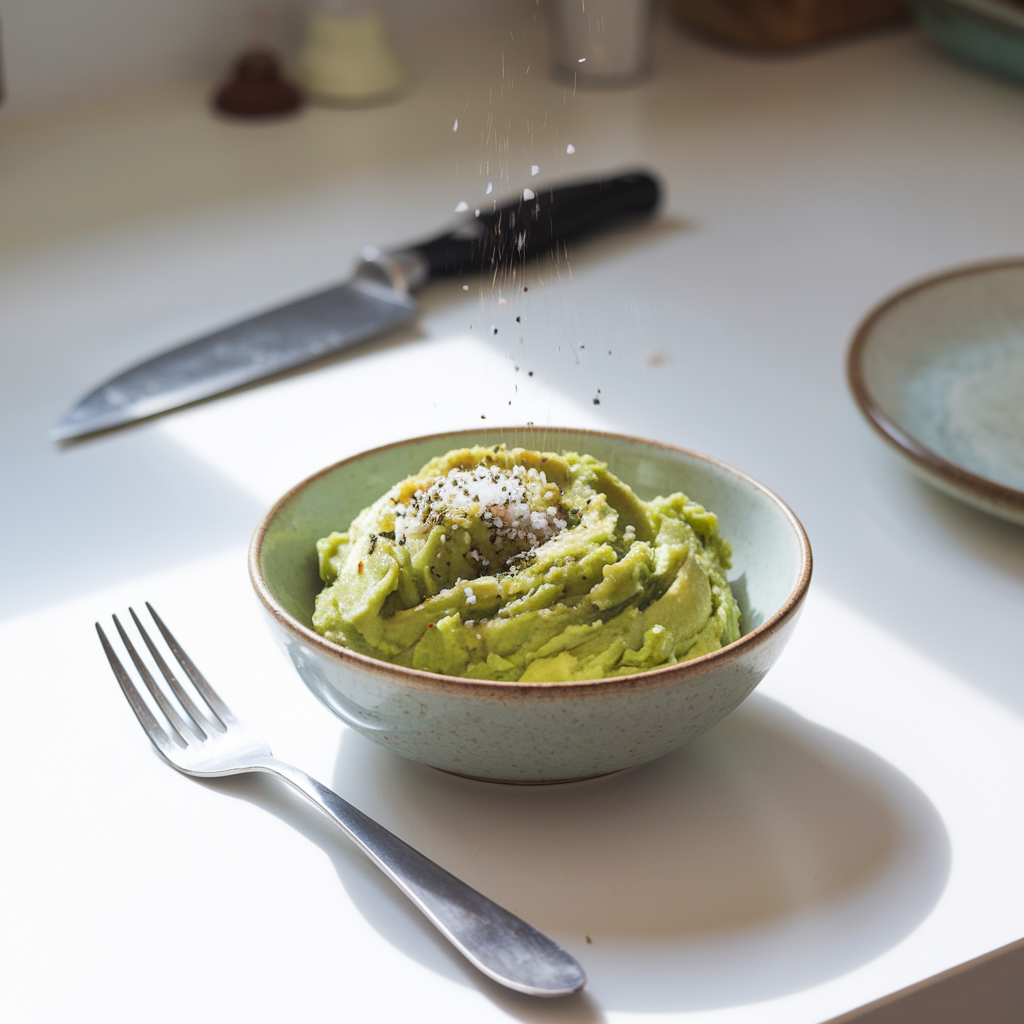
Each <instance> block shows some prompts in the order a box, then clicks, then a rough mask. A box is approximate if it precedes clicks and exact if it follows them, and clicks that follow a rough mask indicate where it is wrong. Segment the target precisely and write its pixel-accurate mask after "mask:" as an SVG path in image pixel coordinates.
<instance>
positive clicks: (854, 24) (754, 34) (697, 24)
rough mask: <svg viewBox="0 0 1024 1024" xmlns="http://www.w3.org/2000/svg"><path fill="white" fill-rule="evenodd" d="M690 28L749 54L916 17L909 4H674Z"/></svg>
mask: <svg viewBox="0 0 1024 1024" xmlns="http://www.w3.org/2000/svg"><path fill="white" fill-rule="evenodd" d="M673 3H674V5H675V11H676V18H677V19H678V21H679V22H680V24H682V25H684V26H686V27H687V28H692V29H696V30H697V31H698V32H700V33H702V34H704V35H707V36H711V37H712V38H714V39H718V40H720V41H721V42H725V43H730V44H732V45H733V46H738V47H741V48H742V49H747V50H786V49H792V48H796V47H800V46H809V45H811V44H813V43H817V42H822V41H824V40H827V39H838V38H840V37H842V36H847V35H853V34H855V33H857V32H864V31H867V30H868V29H873V28H879V27H880V26H882V25H889V24H893V23H896V22H900V21H906V20H907V19H908V18H909V16H910V11H909V3H908V0H673Z"/></svg>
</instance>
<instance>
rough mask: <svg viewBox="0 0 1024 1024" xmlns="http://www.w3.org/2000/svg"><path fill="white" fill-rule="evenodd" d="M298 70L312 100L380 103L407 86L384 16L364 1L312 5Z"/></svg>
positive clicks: (337, 0)
mask: <svg viewBox="0 0 1024 1024" xmlns="http://www.w3.org/2000/svg"><path fill="white" fill-rule="evenodd" d="M299 75H300V77H301V80H302V85H303V87H304V88H305V90H306V93H307V95H308V97H309V99H310V100H312V101H314V102H320V103H326V104H330V105H342V106H348V105H352V106H359V105H363V104H369V103H380V102H383V101H385V100H389V99H392V98H393V97H395V96H396V95H397V94H398V93H399V92H401V91H402V89H403V88H404V86H405V74H404V73H403V71H402V65H401V64H400V62H399V60H398V56H397V55H396V54H395V52H394V50H392V48H391V45H390V43H389V42H388V38H387V32H386V30H385V27H384V22H383V19H382V18H381V16H380V14H379V13H378V12H377V10H376V9H375V8H374V6H373V4H371V3H368V2H365V0H320V2H319V3H317V4H316V5H314V6H313V7H312V8H311V10H310V12H309V16H308V21H307V26H306V43H305V46H304V47H303V50H302V53H301V54H300V56H299Z"/></svg>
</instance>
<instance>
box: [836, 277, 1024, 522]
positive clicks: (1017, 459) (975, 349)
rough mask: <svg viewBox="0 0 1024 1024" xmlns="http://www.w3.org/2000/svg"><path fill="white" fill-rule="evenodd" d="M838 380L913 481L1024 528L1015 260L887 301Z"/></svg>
mask: <svg viewBox="0 0 1024 1024" xmlns="http://www.w3.org/2000/svg"><path fill="white" fill-rule="evenodd" d="M847 376H848V379H849V383H850V388H851V390H852V391H853V396H854V399H855V400H856V402H857V404H858V405H859V406H860V410H861V412H862V413H863V414H864V415H865V417H867V420H868V422H869V423H870V424H871V425H872V426H873V427H874V428H875V429H876V430H877V431H878V433H879V434H881V436H882V437H883V438H884V439H885V440H886V441H888V442H889V444H891V445H892V446H893V448H895V450H896V451H897V452H898V453H899V454H900V455H902V456H903V458H904V459H905V460H906V461H907V464H908V465H909V466H910V468H911V469H912V470H913V471H914V472H915V473H917V474H918V475H919V476H921V477H922V478H923V479H924V480H926V481H927V482H928V483H930V484H932V485H933V486H935V487H938V488H939V489H940V490H942V491H945V492H946V493H947V494H950V495H952V496H953V497H955V498H959V499H960V500H961V501H965V502H967V503H968V504H970V505H973V506H974V507H975V508H980V509H982V510H983V511H985V512H989V513H991V514H992V515H996V516H999V517H1001V518H1003V519H1008V520H1010V521H1011V522H1015V523H1020V524H1022V525H1024V260H1006V261H1002V262H998V263H985V264H980V265H976V266H969V267H962V268H959V269H957V270H953V271H950V272H949V273H946V274H940V275H938V276H937V277H931V278H928V279H926V280H924V281H919V282H918V283H916V284H913V285H911V286H910V287H908V288H905V289H903V290H902V291H900V292H897V293H896V294H895V295H893V296H892V297H891V298H889V299H887V300H886V301H885V302H883V303H882V304H881V305H880V306H879V307H877V308H876V309H875V310H874V311H873V312H872V313H870V314H869V315H868V317H867V319H865V321H864V322H863V323H862V324H861V326H860V327H859V328H858V330H857V332H856V334H855V335H854V337H853V341H852V343H851V345H850V352H849V357H848V359H847Z"/></svg>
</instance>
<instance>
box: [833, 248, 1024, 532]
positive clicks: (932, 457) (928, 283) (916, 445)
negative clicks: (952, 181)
mask: <svg viewBox="0 0 1024 1024" xmlns="http://www.w3.org/2000/svg"><path fill="white" fill-rule="evenodd" d="M1013 267H1024V259H1022V258H1015V259H1003V260H989V261H987V262H985V263H971V264H968V265H966V266H962V267H954V268H953V269H952V270H946V271H943V272H942V273H940V274H932V275H930V276H929V277H925V278H921V279H920V280H918V281H914V282H913V283H911V284H909V285H907V286H906V287H905V288H901V289H900V290H899V291H897V292H894V293H893V294H892V295H890V296H888V298H886V299H883V300H882V302H880V303H879V304H878V305H877V306H875V307H874V308H873V309H872V310H871V312H870V313H868V315H867V316H866V317H865V318H864V319H863V320H862V321H861V322H860V325H859V326H858V327H857V330H856V331H855V332H854V335H853V339H852V340H851V342H850V348H849V351H848V353H847V357H846V378H847V381H848V383H849V385H850V390H851V391H852V392H853V398H854V401H856V403H857V405H858V407H859V408H860V411H861V412H862V413H863V414H864V416H865V418H866V419H867V421H868V422H869V423H870V424H871V426H872V427H874V428H875V430H877V431H878V433H879V434H881V436H882V437H883V438H885V440H886V441H888V442H889V444H891V445H893V447H895V448H896V449H897V450H898V451H899V452H900V453H901V454H902V455H905V456H909V458H910V459H911V460H912V461H913V462H914V463H915V464H916V465H918V466H920V467H921V468H922V469H924V470H926V471H927V472H929V473H930V474H933V475H937V476H939V477H940V478H943V479H945V480H946V481H948V482H949V483H950V484H952V485H953V486H955V487H957V488H959V489H961V490H965V491H969V492H970V493H972V494H974V495H976V496H977V497H978V498H980V499H981V500H983V501H986V502H988V503H990V504H993V505H998V506H1001V507H1004V508H1008V509H1010V510H1011V511H1014V512H1018V513H1020V512H1024V491H1019V490H1017V489H1016V488H1015V487H1008V486H1007V485H1006V484H1000V483H996V481H994V480H990V479H988V478H987V477H983V476H978V475H977V474H976V473H972V472H971V471H970V470H967V469H964V468H963V467H962V466H958V465H957V464H956V463H955V462H950V461H949V460H948V459H944V458H943V457H942V456H941V455H939V454H938V452H934V451H932V450H931V449H930V448H928V447H926V446H925V445H923V444H921V442H920V441H918V440H917V438H915V437H914V436H913V435H912V434H908V433H907V432H906V431H905V430H904V429H903V428H902V427H900V426H899V424H897V423H896V422H895V421H894V420H892V419H891V418H890V417H889V416H888V415H887V414H886V413H885V411H884V410H883V409H882V407H881V406H880V405H878V404H877V403H876V401H875V399H874V396H873V395H872V394H871V391H870V389H869V388H868V385H867V381H866V380H865V378H864V369H863V359H864V352H865V350H866V349H867V344H868V340H869V337H870V335H871V333H872V331H873V330H874V328H875V326H876V325H877V323H878V322H879V320H881V319H882V318H883V317H884V316H885V315H886V314H887V313H888V312H889V311H890V310H891V309H892V308H893V307H895V306H898V305H899V304H900V303H901V302H903V300H904V299H906V298H908V297H909V296H911V295H915V294H916V293H917V292H922V291H926V290H927V289H928V288H931V287H933V286H934V285H937V284H941V283H942V282H944V281H949V280H952V279H953V278H956V277H967V276H969V275H972V274H984V273H987V272H988V271H991V270H1003V269H1010V268H1013Z"/></svg>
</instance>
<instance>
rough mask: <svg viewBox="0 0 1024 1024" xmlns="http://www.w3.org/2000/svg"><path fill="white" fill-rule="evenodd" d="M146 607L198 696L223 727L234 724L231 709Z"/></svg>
mask: <svg viewBox="0 0 1024 1024" xmlns="http://www.w3.org/2000/svg"><path fill="white" fill-rule="evenodd" d="M146 607H147V608H148V609H149V614H150V615H152V616H153V621H154V622H155V623H156V627H157V629H159V630H160V632H161V633H162V634H163V638H164V640H166V641H167V646H168V647H170V649H171V653H172V654H173V655H174V657H175V658H177V659H178V664H179V665H181V667H182V668H183V669H184V670H185V675H187V676H188V677H189V679H191V680H192V684H193V685H194V686H195V688H196V689H197V690H198V691H199V695H200V696H201V697H202V698H203V700H205V701H206V703H207V704H209V705H210V707H211V708H212V709H213V713H214V714H215V715H216V716H217V717H218V718H219V719H220V720H221V722H222V723H223V724H224V726H225V727H227V726H229V725H231V724H232V723H233V722H235V716H234V715H233V714H232V713H231V709H230V708H229V707H228V706H227V704H225V703H224V701H222V700H221V699H220V697H219V696H217V691H216V690H214V688H213V687H212V686H211V685H210V684H209V683H208V682H207V681H206V678H205V677H204V676H203V673H202V672H200V671H199V669H197V668H196V667H195V665H194V664H193V663H192V659H191V658H190V657H189V656H188V655H187V654H186V653H185V652H184V651H183V650H182V648H181V644H179V643H178V641H177V640H175V639H174V634H173V633H171V631H170V630H169V629H168V628H167V627H166V626H165V625H164V620H163V619H161V618H160V616H159V615H157V613H156V609H155V608H154V607H153V606H152V605H151V604H150V603H149V602H148V601H147V602H146Z"/></svg>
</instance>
